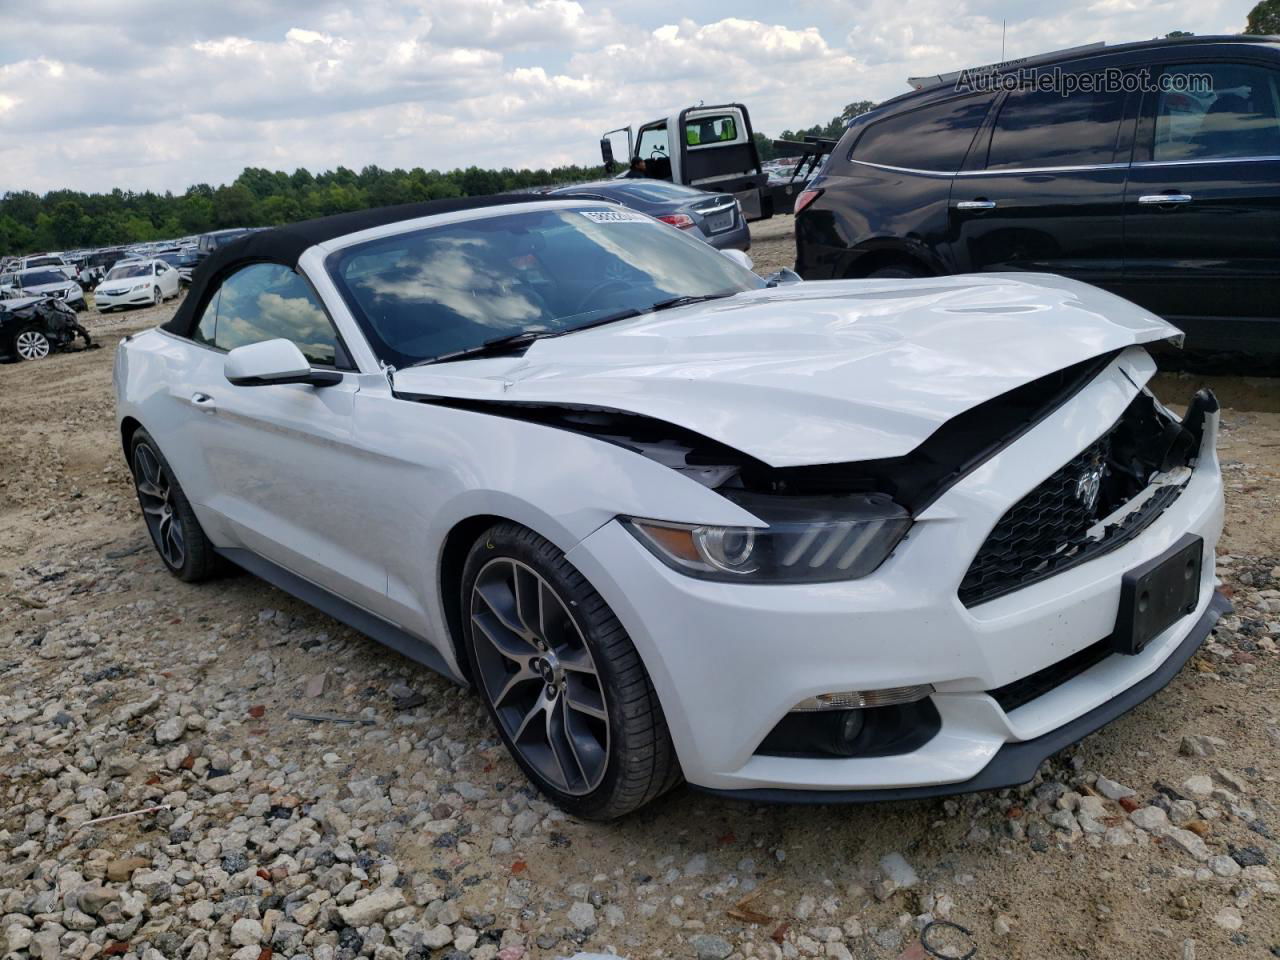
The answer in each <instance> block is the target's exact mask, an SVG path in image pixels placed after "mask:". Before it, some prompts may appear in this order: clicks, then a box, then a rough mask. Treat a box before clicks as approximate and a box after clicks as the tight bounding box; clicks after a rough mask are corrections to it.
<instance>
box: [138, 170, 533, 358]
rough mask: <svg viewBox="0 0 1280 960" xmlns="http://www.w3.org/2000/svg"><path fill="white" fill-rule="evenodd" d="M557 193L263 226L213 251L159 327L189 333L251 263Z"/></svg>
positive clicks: (293, 261)
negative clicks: (216, 295)
mask: <svg viewBox="0 0 1280 960" xmlns="http://www.w3.org/2000/svg"><path fill="white" fill-rule="evenodd" d="M551 199H555V198H553V197H545V196H541V195H539V194H505V195H500V196H489V197H450V198H448V199H445V200H426V201H424V202H422V203H406V204H402V205H400V206H395V207H377V208H375V209H373V210H356V211H353V212H351V213H339V214H335V215H334V216H332V217H320V218H319V219H316V220H302V221H300V222H298V223H291V224H288V225H287V226H283V227H275V228H274V229H271V230H261V231H258V232H257V233H250V234H246V235H245V236H243V237H241V238H240V239H238V240H233V241H232V242H231V243H228V244H227V245H226V246H225V247H220V248H219V249H217V250H215V251H214V252H213V253H212V254H210V255H209V257H208V258H207V259H206V260H205V261H204V262H202V263H201V264H200V265H199V266H198V267H196V271H195V274H194V275H193V276H192V278H191V290H190V291H189V292H188V293H187V296H186V299H185V300H183V301H182V304H181V305H180V306H179V307H178V309H177V312H175V313H174V315H173V317H172V318H171V319H170V320H169V322H168V323H166V324H163V325H162V326H161V329H163V330H168V331H169V332H170V333H175V334H177V335H178V336H180V337H188V336H190V335H191V332H192V331H193V330H194V329H195V327H196V324H197V323H198V322H199V320H200V315H201V314H202V313H203V312H204V305H205V304H206V303H207V302H208V300H209V298H210V296H212V294H213V291H214V290H215V289H216V288H217V286H218V283H219V282H220V281H221V279H222V278H223V277H224V276H226V275H227V274H228V273H231V272H232V271H234V270H236V269H238V268H239V267H241V266H244V265H246V264H250V263H260V262H264V261H265V262H268V263H281V264H284V265H285V266H287V267H289V268H291V269H292V268H294V267H297V265H298V258H299V257H301V256H302V254H303V253H304V252H306V251H307V250H309V249H310V248H311V247H314V246H315V245H316V244H317V243H323V242H324V241H326V240H332V239H334V238H335V237H345V236H347V235H348V234H351V233H359V232H360V231H361V230H369V229H371V228H373V227H381V226H385V225H386V224H388V223H399V222H400V221H402V220H416V219H418V218H419V217H430V216H434V215H436V214H440V213H456V212H458V211H460V210H476V209H480V208H482V207H500V206H503V205H507V204H519V203H545V202H546V201H548V200H551Z"/></svg>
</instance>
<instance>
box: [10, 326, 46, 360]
mask: <svg viewBox="0 0 1280 960" xmlns="http://www.w3.org/2000/svg"><path fill="white" fill-rule="evenodd" d="M52 348H53V347H52V344H50V343H49V338H48V336H46V335H45V332H44V331H43V330H39V329H37V328H35V327H28V328H27V329H25V330H19V331H18V335H17V336H16V337H14V338H13V351H14V353H16V354H17V355H18V357H19V359H22V360H43V359H44V358H45V357H47V356H48V355H49V351H50V350H51V349H52Z"/></svg>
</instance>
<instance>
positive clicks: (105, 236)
mask: <svg viewBox="0 0 1280 960" xmlns="http://www.w3.org/2000/svg"><path fill="white" fill-rule="evenodd" d="M598 176H600V168H599V167H581V166H567V167H553V168H551V169H549V170H546V169H539V170H512V169H510V168H503V169H501V170H485V169H481V168H479V167H468V168H466V169H465V170H451V171H448V172H445V173H441V172H440V171H438V170H423V169H422V168H421V167H415V168H414V169H412V170H401V169H395V170H383V169H381V168H379V167H376V166H367V167H365V168H364V169H363V170H361V171H360V172H359V173H357V172H355V171H354V170H349V169H348V168H346V167H338V168H337V169H336V170H326V171H324V172H322V173H317V174H312V173H311V172H310V171H308V170H305V169H298V170H295V171H294V172H293V173H285V172H284V171H280V170H266V169H263V168H261V167H246V168H245V169H244V171H242V172H241V174H240V176H238V177H236V179H235V180H234V181H233V182H232V183H230V184H225V185H223V186H219V187H213V186H210V185H209V184H207V183H199V184H196V185H195V186H192V187H189V188H187V190H186V192H184V193H182V194H174V193H170V192H166V193H154V192H152V191H145V192H142V193H135V192H133V191H130V190H120V189H116V190H112V191H111V192H110V193H82V192H80V191H78V190H52V191H50V192H49V193H46V194H44V195H43V196H40V195H38V194H35V193H32V192H30V191H27V190H21V191H15V192H10V193H6V194H4V195H3V196H0V255H5V254H14V253H27V252H31V251H38V250H70V249H75V248H79V247H106V246H113V245H115V244H125V243H142V242H145V241H148V240H163V239H169V238H173V237H180V236H186V235H188V234H197V233H205V232H207V231H209V230H217V229H220V228H222V227H265V226H279V225H281V224H285V223H292V222H294V221H296V220H307V219H310V218H312V217H323V216H328V215H329V214H333V213H346V212H348V211H350V210H363V209H367V208H369V207H383V206H390V205H392V204H399V203H414V202H416V201H420V200H437V199H440V198H443V197H463V196H483V195H486V194H491V193H502V192H503V191H506V190H517V189H520V188H525V187H536V186H544V185H547V184H555V183H571V182H573V181H577V180H588V179H591V178H593V177H598Z"/></svg>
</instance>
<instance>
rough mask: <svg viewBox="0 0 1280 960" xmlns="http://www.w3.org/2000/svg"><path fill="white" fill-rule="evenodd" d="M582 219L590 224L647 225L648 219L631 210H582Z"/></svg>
mask: <svg viewBox="0 0 1280 960" xmlns="http://www.w3.org/2000/svg"><path fill="white" fill-rule="evenodd" d="M580 212H581V213H582V215H583V216H584V217H586V218H587V219H588V220H590V221H591V222H592V223H648V222H649V218H648V217H646V216H645V215H644V214H643V213H635V212H633V211H631V210H582V211H580Z"/></svg>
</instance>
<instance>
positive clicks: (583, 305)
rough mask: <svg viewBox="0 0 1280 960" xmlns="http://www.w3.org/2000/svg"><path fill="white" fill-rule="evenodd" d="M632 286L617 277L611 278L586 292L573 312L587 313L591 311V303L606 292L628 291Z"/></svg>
mask: <svg viewBox="0 0 1280 960" xmlns="http://www.w3.org/2000/svg"><path fill="white" fill-rule="evenodd" d="M630 286H631V284H630V283H628V282H627V281H626V280H620V279H618V278H617V277H611V278H609V279H608V280H605V281H603V282H602V283H597V284H596V285H595V286H594V287H592V288H591V289H590V290H588V291H587V292H586V294H585V295H584V296H583V297H582V299H581V300H579V301H578V306H577V307H576V308H575V309H574V311H573V312H574V313H586V312H587V311H588V310H589V309H591V307H590V304H591V302H592V301H593V300H595V299H596V297H598V296H600V295H601V294H602V293H604V292H605V291H606V290H613V289H617V290H626V289H628V288H629V287H630Z"/></svg>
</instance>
